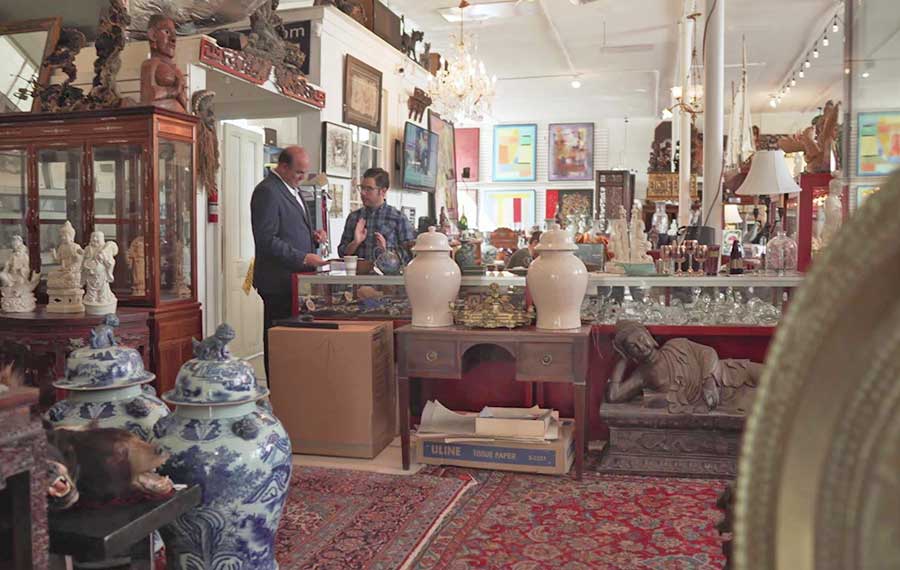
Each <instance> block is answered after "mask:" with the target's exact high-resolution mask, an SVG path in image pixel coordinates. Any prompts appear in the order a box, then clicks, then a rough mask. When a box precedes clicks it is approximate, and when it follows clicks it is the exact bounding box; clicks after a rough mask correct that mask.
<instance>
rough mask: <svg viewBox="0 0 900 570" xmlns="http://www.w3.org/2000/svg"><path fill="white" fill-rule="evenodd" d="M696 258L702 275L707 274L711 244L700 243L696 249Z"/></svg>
mask: <svg viewBox="0 0 900 570" xmlns="http://www.w3.org/2000/svg"><path fill="white" fill-rule="evenodd" d="M694 259H695V260H696V261H697V265H698V267H699V268H698V272H699V273H700V275H706V260H707V259H709V246H708V245H698V246H697V247H696V248H695V250H694Z"/></svg>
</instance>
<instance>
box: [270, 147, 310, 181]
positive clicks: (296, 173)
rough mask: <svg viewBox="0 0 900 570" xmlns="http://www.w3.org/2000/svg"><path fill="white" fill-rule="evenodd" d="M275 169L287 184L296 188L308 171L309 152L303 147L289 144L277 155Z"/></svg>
mask: <svg viewBox="0 0 900 570" xmlns="http://www.w3.org/2000/svg"><path fill="white" fill-rule="evenodd" d="M275 171H276V172H278V175H279V176H281V178H282V179H283V180H284V181H285V182H287V183H288V185H290V186H292V187H294V188H297V187H298V186H299V185H300V183H301V182H302V181H303V180H305V179H306V174H307V173H308V172H309V154H307V152H306V150H304V149H303V147H299V146H289V147H287V148H285V149H284V150H283V151H281V154H280V155H278V166H277V167H275Z"/></svg>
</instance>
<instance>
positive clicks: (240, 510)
mask: <svg viewBox="0 0 900 570" xmlns="http://www.w3.org/2000/svg"><path fill="white" fill-rule="evenodd" d="M233 339H234V329H232V328H231V327H230V326H228V325H227V324H222V325H219V327H218V328H217V329H216V332H215V334H214V335H213V336H211V337H209V338H206V339H205V340H203V342H197V341H194V358H193V359H192V360H189V361H188V362H186V363H185V364H184V366H182V367H181V370H180V371H179V373H178V377H177V378H176V380H175V388H174V389H173V390H170V391H169V392H166V393H165V394H164V395H163V399H164V400H165V401H166V402H168V403H169V404H173V405H175V406H177V408H176V409H175V412H174V413H173V414H172V415H171V416H168V417H165V418H162V419H161V420H160V421H159V422H157V424H156V425H155V426H154V428H153V436H154V441H155V442H156V443H157V444H158V445H159V446H160V447H162V448H163V449H165V450H166V451H168V452H169V454H170V458H169V460H168V461H167V462H166V464H165V465H163V467H162V468H161V469H160V472H161V473H162V474H164V475H167V476H169V477H170V478H171V479H172V481H174V482H175V483H181V484H187V485H194V484H199V485H200V486H201V487H202V488H203V503H202V504H201V505H200V506H198V507H196V508H194V509H193V510H191V511H190V512H189V513H186V514H184V515H182V516H181V517H179V518H178V519H177V520H176V521H175V522H174V523H172V524H170V525H167V526H165V527H163V528H162V529H161V533H162V535H163V539H164V540H165V542H166V549H167V555H168V564H169V566H168V568H170V569H174V570H179V569H188V568H191V569H192V568H235V569H237V568H254V569H260V570H263V569H274V568H277V564H276V563H275V545H274V540H275V531H276V530H277V529H278V522H279V521H280V519H281V511H282V508H283V507H284V501H285V498H286V494H287V489H288V485H289V484H290V478H291V443H290V440H289V439H288V437H287V434H286V433H285V431H284V428H283V427H282V426H281V423H280V422H279V421H278V419H277V418H276V417H275V416H274V415H273V414H272V413H271V411H270V409H269V408H266V407H263V406H262V405H259V404H261V400H263V399H264V398H266V397H267V396H268V395H269V391H268V390H267V389H265V388H261V387H260V386H259V385H258V384H257V382H256V377H255V375H254V373H253V367H252V366H251V365H250V364H249V363H247V362H245V361H243V360H238V359H235V358H233V357H232V356H231V353H230V352H229V351H228V347H227V344H228V343H229V342H230V341H231V340H233Z"/></svg>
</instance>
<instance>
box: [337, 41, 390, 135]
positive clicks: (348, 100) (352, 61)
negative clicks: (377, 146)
mask: <svg viewBox="0 0 900 570" xmlns="http://www.w3.org/2000/svg"><path fill="white" fill-rule="evenodd" d="M381 84H382V74H381V72H380V71H378V70H377V69H375V68H374V67H372V66H371V65H369V64H367V63H364V62H363V61H361V60H358V59H356V58H355V57H353V56H352V55H350V54H347V55H346V56H345V60H344V108H343V110H344V112H343V122H344V123H347V124H348V125H356V126H357V127H362V128H364V129H368V130H370V131H373V132H376V133H380V132H381Z"/></svg>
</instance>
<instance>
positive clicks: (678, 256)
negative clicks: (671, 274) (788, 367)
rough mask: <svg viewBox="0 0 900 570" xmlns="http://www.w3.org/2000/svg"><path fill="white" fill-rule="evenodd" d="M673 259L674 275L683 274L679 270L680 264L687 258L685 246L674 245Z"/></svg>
mask: <svg viewBox="0 0 900 570" xmlns="http://www.w3.org/2000/svg"><path fill="white" fill-rule="evenodd" d="M673 259H674V260H675V275H679V276H680V275H684V274H683V273H682V271H681V264H683V263H684V262H685V260H686V259H687V249H686V248H685V246H683V245H679V246H675V249H674V255H673Z"/></svg>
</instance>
